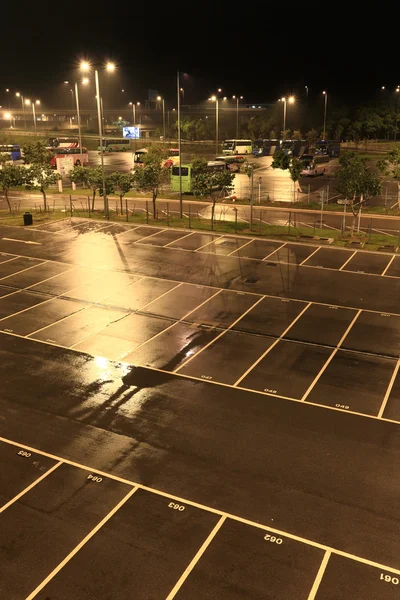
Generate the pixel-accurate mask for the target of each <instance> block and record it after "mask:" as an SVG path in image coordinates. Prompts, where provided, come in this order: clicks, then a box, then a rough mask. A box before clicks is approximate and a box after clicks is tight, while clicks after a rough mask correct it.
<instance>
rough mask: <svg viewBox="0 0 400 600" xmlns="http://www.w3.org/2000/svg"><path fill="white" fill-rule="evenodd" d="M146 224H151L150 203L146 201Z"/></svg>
mask: <svg viewBox="0 0 400 600" xmlns="http://www.w3.org/2000/svg"><path fill="white" fill-rule="evenodd" d="M146 223H147V225H148V224H149V202H148V200H146Z"/></svg>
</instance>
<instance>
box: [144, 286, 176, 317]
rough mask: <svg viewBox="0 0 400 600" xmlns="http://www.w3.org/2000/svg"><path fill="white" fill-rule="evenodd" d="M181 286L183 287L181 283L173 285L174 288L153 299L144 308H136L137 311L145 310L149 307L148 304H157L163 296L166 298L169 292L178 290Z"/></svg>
mask: <svg viewBox="0 0 400 600" xmlns="http://www.w3.org/2000/svg"><path fill="white" fill-rule="evenodd" d="M182 285H184V284H183V283H177V284H176V285H174V287H172V288H170V289H169V290H167V291H166V292H163V293H162V294H160V295H159V296H157V298H154V299H153V300H150V302H148V303H147V304H145V305H144V306H141V307H140V308H138V310H140V311H142V310H144V309H145V308H147V307H148V306H150V304H153V302H157V301H158V300H160V298H163V297H164V296H166V295H167V294H169V293H170V292H173V291H174V290H176V289H178V288H179V287H181V286H182Z"/></svg>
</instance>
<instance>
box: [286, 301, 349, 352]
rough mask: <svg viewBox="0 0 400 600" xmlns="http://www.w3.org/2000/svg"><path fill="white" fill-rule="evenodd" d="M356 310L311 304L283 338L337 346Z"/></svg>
mask: <svg viewBox="0 0 400 600" xmlns="http://www.w3.org/2000/svg"><path fill="white" fill-rule="evenodd" d="M356 314H357V311H356V310H351V309H349V308H339V307H337V306H325V305H323V304H312V305H311V306H309V307H308V309H307V310H306V311H305V313H304V314H303V315H302V316H301V317H300V318H299V319H298V320H297V321H296V323H295V324H294V325H293V327H291V328H290V329H289V331H288V332H287V333H286V334H285V338H287V339H291V340H298V341H300V342H311V343H313V344H323V345H326V346H337V344H338V343H339V341H340V339H341V338H342V336H343V334H344V333H345V331H346V329H347V328H348V327H349V325H350V323H351V321H352V320H353V319H354V317H355V315H356Z"/></svg>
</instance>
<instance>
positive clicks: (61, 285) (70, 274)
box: [31, 265, 104, 296]
mask: <svg viewBox="0 0 400 600" xmlns="http://www.w3.org/2000/svg"><path fill="white" fill-rule="evenodd" d="M99 277H104V274H102V273H101V271H98V270H95V269H85V268H84V267H72V265H71V269H70V270H68V271H66V272H65V273H61V275H56V276H55V277H52V278H51V279H47V280H46V281H41V282H40V283H37V284H36V285H34V286H32V288H31V290H32V291H35V292H42V293H45V294H53V295H54V296H59V295H60V294H64V293H65V292H68V291H69V290H72V289H73V288H75V287H78V285H83V284H86V283H90V281H93V280H94V279H97V278H99Z"/></svg>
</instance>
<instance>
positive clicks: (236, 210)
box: [233, 207, 238, 233]
mask: <svg viewBox="0 0 400 600" xmlns="http://www.w3.org/2000/svg"><path fill="white" fill-rule="evenodd" d="M233 210H234V211H235V233H237V212H238V209H237V208H236V207H235V208H234V209H233Z"/></svg>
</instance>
